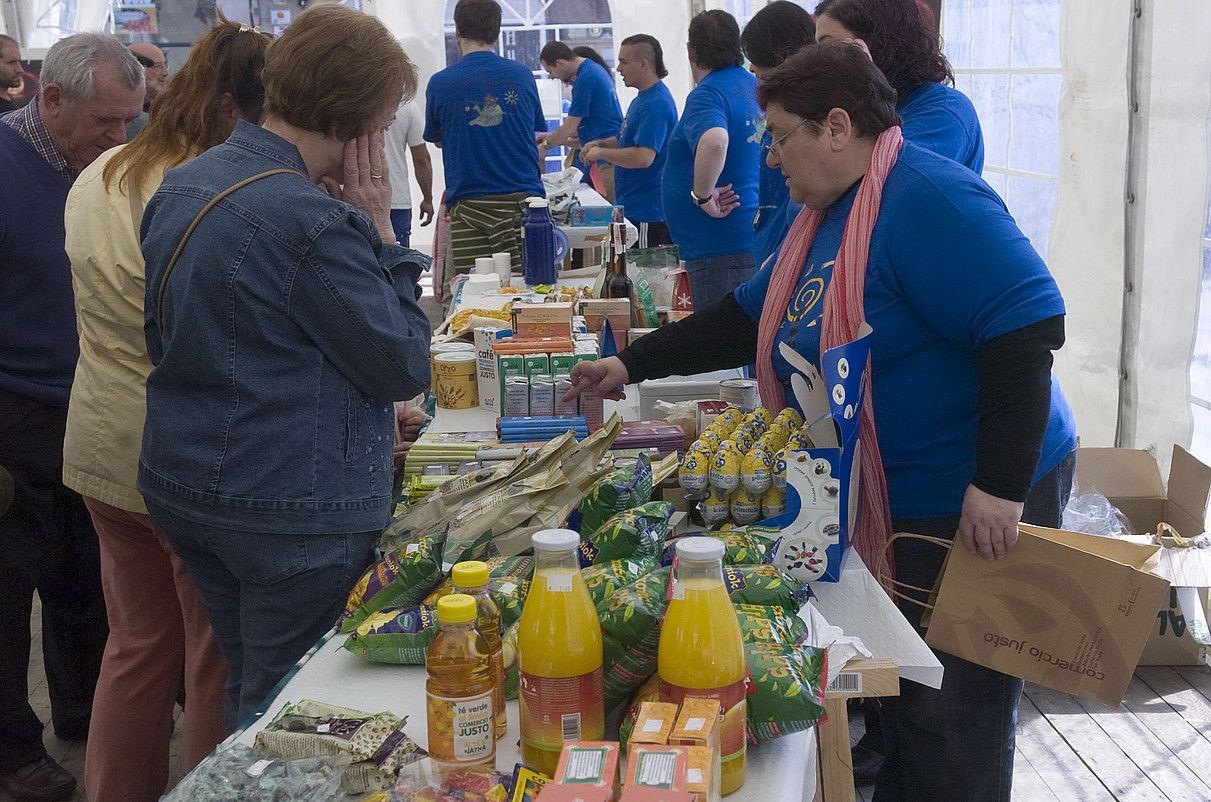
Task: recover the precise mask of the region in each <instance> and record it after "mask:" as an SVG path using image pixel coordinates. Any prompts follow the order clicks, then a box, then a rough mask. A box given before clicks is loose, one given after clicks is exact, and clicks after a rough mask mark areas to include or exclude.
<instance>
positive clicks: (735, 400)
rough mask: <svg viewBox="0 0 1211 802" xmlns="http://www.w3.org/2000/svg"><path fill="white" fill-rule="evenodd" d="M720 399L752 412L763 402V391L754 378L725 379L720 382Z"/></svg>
mask: <svg viewBox="0 0 1211 802" xmlns="http://www.w3.org/2000/svg"><path fill="white" fill-rule="evenodd" d="M719 400H720V401H726V402H727V403H729V404H731V405H733V406H736V407H739V408H740V409H742V410H744V411H745V412H752V411H753V410H754V409H756V408H757V407H758V406H760V404H761V393H760V392H758V390H757V382H756V381H755V380H754V379H724V380H723V381H721V382H719Z"/></svg>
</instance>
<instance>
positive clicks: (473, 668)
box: [425, 593, 496, 775]
mask: <svg viewBox="0 0 1211 802" xmlns="http://www.w3.org/2000/svg"><path fill="white" fill-rule="evenodd" d="M478 613H479V611H478V609H477V607H476V605H475V599H473V598H471V597H470V596H467V595H466V594H463V593H454V594H451V595H449V596H444V597H442V598H441V599H439V600H438V602H437V620H438V622H439V623H440V624H441V631H440V632H438V633H437V634H436V635H435V636H433V640H432V642H430V643H429V651H428V653H427V654H426V655H425V672H426V673H427V674H428V675H429V679H428V681H427V682H426V683H425V696H426V713H427V718H428V724H429V758H430V759H431V760H432V761H433V762H434V763H435V764H436V765H437V767H438V770H439V771H440V772H441V773H442V774H443V775H444V774H445V773H446V772H448V771H449V770H451V769H461V768H467V767H472V766H474V767H483V768H489V769H490V768H493V767H495V765H496V738H495V737H494V736H493V734H492V690H493V687H492V686H493V683H492V661H491V654H490V651H489V649H488V641H487V640H486V639H485V638H484V636H483V635H481V634H479V632H477V631H476V629H475V619H476V616H477V615H478Z"/></svg>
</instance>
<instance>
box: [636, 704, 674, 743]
mask: <svg viewBox="0 0 1211 802" xmlns="http://www.w3.org/2000/svg"><path fill="white" fill-rule="evenodd" d="M676 723H677V705H675V704H673V703H672V702H643V703H642V704H640V705H639V717H638V718H636V719H635V727H634V729H632V730H631V740H630V743H633V744H667V743H668V742H669V733H670V732H672V731H673V725H674V724H676Z"/></svg>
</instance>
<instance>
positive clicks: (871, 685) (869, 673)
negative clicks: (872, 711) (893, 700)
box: [826, 658, 900, 699]
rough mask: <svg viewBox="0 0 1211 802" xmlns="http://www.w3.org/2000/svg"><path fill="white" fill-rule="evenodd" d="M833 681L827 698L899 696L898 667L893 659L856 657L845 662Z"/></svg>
mask: <svg viewBox="0 0 1211 802" xmlns="http://www.w3.org/2000/svg"><path fill="white" fill-rule="evenodd" d="M834 683H835V684H834V686H833V687H834V689H832V690H829V691H828V692H827V693H826V696H827V697H828V698H829V699H852V698H855V697H869V696H899V695H900V669H899V668H897V667H896V663H895V661H894V660H886V659H883V658H873V659H866V658H856V659H853V660H850V661H849V662H848V663H846V664H845V667H844V668H842V669H841V673H840V674H838V675H837V679H835V680H834ZM838 686H840V688H846V690H840V689H837V688H838Z"/></svg>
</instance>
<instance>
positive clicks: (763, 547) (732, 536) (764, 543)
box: [660, 529, 782, 565]
mask: <svg viewBox="0 0 1211 802" xmlns="http://www.w3.org/2000/svg"><path fill="white" fill-rule="evenodd" d="M775 531H777V530H775ZM706 537H717V538H719V539H720V540H722V541H723V548H724V552H723V564H724V565H768V564H770V563H772V562H773V561H774V558H775V557H777V556H778V553H779V552H780V551H781V550H782V538H781V537H772V538H771V537H768V536H766V535H765V534H758V533H756V532H752V531H745V530H743V529H729V530H721V531H719V532H707V533H706ZM675 546H676V541H675V540H672V541H669V542H668V543H666V544H665V549H664V553H663V554H662V555H661V557H660V563H661V565H672V563H673V553H674V548H675Z"/></svg>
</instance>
